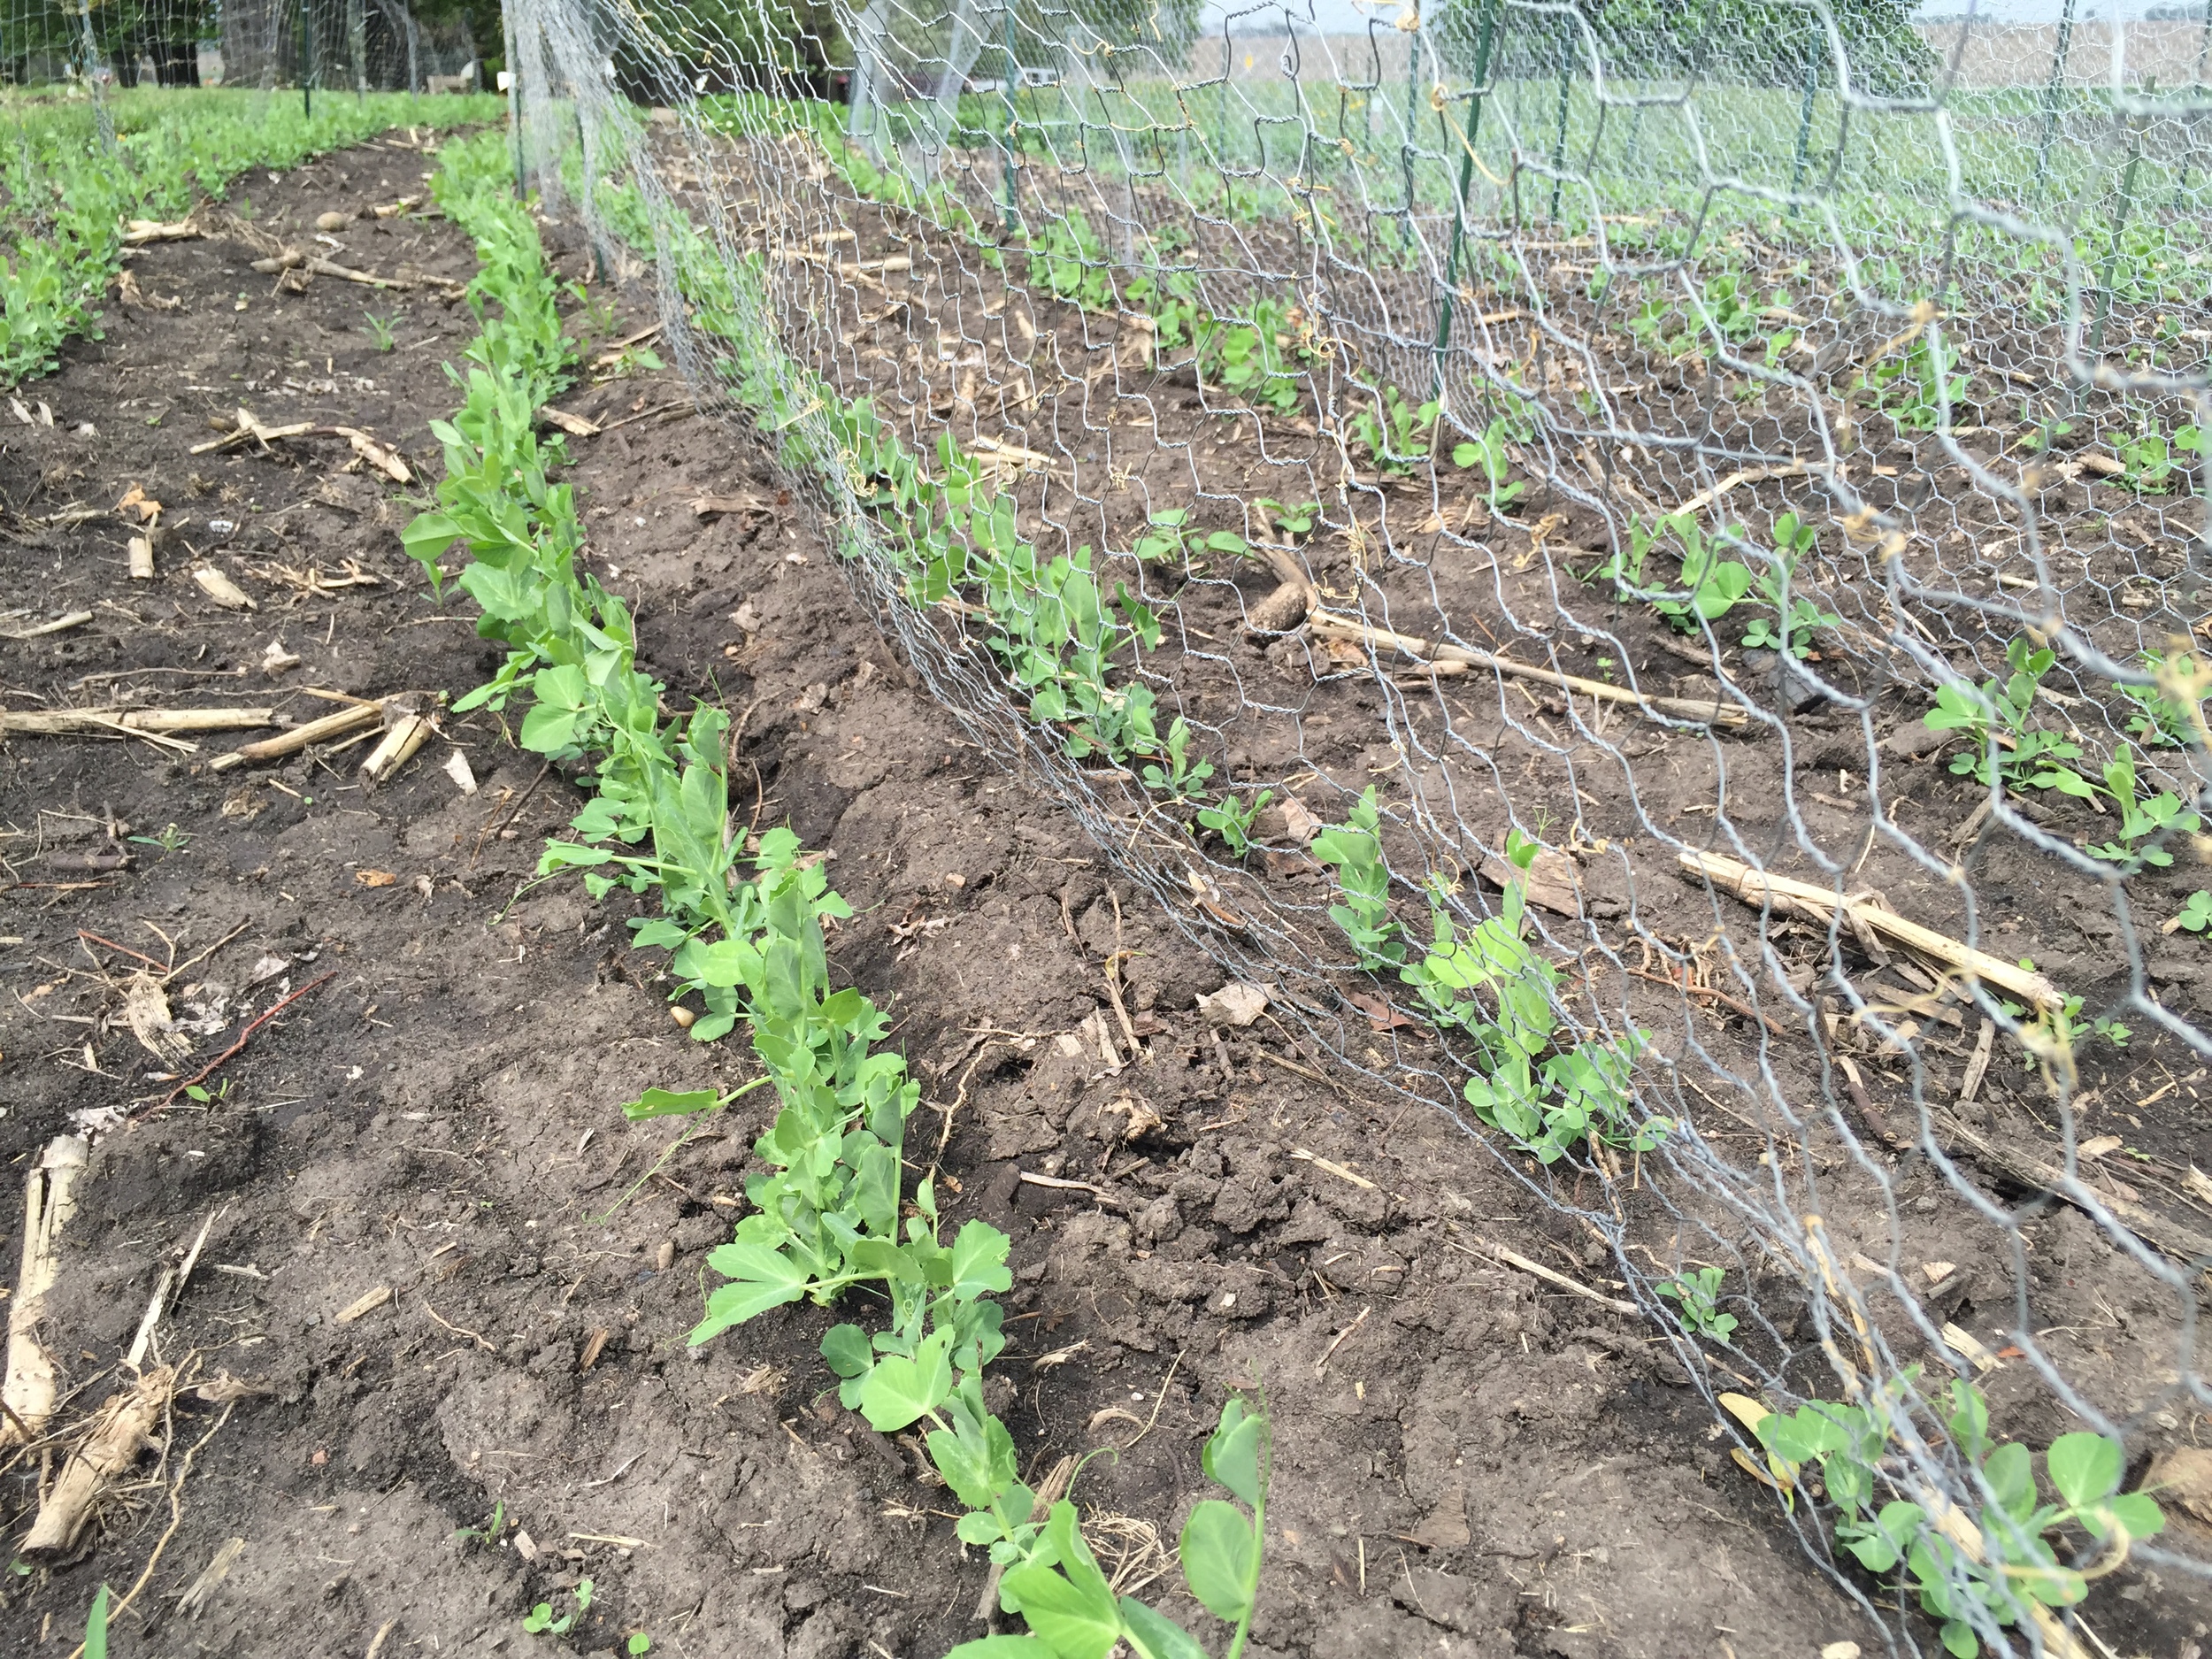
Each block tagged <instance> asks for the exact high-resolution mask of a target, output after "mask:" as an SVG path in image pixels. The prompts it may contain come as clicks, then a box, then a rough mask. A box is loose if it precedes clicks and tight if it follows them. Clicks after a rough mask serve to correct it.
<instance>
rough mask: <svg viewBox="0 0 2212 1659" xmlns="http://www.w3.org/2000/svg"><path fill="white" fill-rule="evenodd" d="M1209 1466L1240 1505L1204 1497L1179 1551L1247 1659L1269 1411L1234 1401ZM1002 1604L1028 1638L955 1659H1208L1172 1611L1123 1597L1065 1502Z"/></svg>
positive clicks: (1192, 1583)
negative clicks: (1119, 1657) (1110, 1657)
mask: <svg viewBox="0 0 2212 1659" xmlns="http://www.w3.org/2000/svg"><path fill="white" fill-rule="evenodd" d="M1201 1461H1202V1466H1203V1467H1204V1469H1205V1471H1206V1478H1207V1479H1210V1480H1211V1481H1212V1482H1213V1483H1214V1484H1215V1485H1216V1486H1220V1487H1221V1488H1222V1489H1223V1490H1225V1492H1227V1493H1228V1494H1229V1495H1230V1497H1232V1498H1234V1499H1236V1500H1237V1502H1236V1503H1232V1502H1229V1501H1228V1500H1227V1499H1223V1498H1206V1499H1203V1500H1202V1501H1201V1502H1199V1503H1198V1504H1197V1505H1196V1506H1195V1507H1194V1509H1192V1510H1191V1513H1190V1518H1189V1519H1188V1520H1187V1521H1186V1522H1184V1523H1183V1532H1182V1536H1181V1537H1180V1538H1179V1540H1177V1550H1176V1553H1177V1555H1178V1556H1179V1559H1180V1562H1181V1564H1182V1569H1183V1582H1184V1583H1185V1585H1186V1586H1188V1588H1189V1590H1190V1593H1191V1594H1192V1595H1193V1596H1194V1597H1195V1598H1197V1601H1198V1603H1199V1605H1200V1606H1202V1607H1203V1608H1204V1609H1206V1610H1207V1611H1208V1612H1209V1613H1210V1614H1212V1615H1213V1616H1214V1617H1216V1618H1217V1619H1219V1620H1221V1621H1222V1623H1224V1624H1228V1625H1230V1626H1231V1627H1232V1634H1231V1636H1230V1638H1229V1645H1228V1647H1226V1648H1225V1649H1224V1650H1223V1651H1224V1655H1225V1659H1239V1656H1240V1655H1241V1654H1242V1653H1243V1652H1244V1645H1245V1642H1246V1641H1247V1640H1248V1638H1249V1637H1250V1635H1251V1631H1252V1615H1253V1612H1254V1611H1255V1609H1256V1607H1257V1606H1258V1602H1259V1588H1260V1561H1261V1554H1262V1548H1263V1540H1265V1538H1266V1525H1267V1488H1268V1482H1269V1478H1270V1474H1271V1463H1272V1458H1271V1455H1270V1446H1269V1440H1268V1421H1267V1417H1266V1416H1265V1415H1264V1413H1263V1412H1261V1411H1258V1410H1256V1409H1252V1408H1250V1407H1248V1406H1247V1405H1246V1403H1245V1402H1244V1401H1243V1400H1241V1399H1240V1398H1238V1397H1236V1396H1235V1395H1232V1396H1231V1397H1230V1399H1229V1401H1228V1403H1227V1404H1225V1405H1224V1406H1223V1407H1222V1409H1221V1421H1220V1424H1219V1425H1218V1426H1217V1428H1216V1429H1215V1430H1214V1432H1213V1435H1212V1437H1211V1438H1210V1439H1209V1440H1207V1442H1206V1448H1205V1452H1204V1454H1203V1456H1202V1460H1201ZM1239 1503H1240V1504H1241V1505H1242V1506H1243V1507H1242V1508H1239V1507H1238V1504H1239ZM999 1601H1000V1605H1001V1606H1002V1607H1003V1608H1005V1609H1006V1610H1007V1611H1008V1612H1010V1613H1018V1614H1019V1615H1020V1616H1021V1619H1022V1622H1023V1623H1024V1624H1026V1625H1027V1626H1028V1627H1029V1633H1028V1634H1027V1635H1026V1636H986V1637H984V1638H983V1639H982V1640H979V1641H971V1642H963V1643H962V1644H961V1645H960V1646H959V1647H956V1648H954V1649H953V1650H952V1652H951V1653H949V1654H948V1655H946V1659H1104V1655H1106V1654H1107V1653H1108V1652H1109V1651H1110V1649H1112V1648H1113V1647H1115V1646H1116V1644H1117V1643H1125V1644H1127V1646H1128V1647H1129V1649H1130V1650H1131V1651H1132V1652H1133V1653H1134V1654H1136V1655H1138V1656H1139V1659H1208V1652H1207V1649H1206V1648H1205V1647H1203V1646H1202V1645H1201V1644H1200V1642H1199V1641H1198V1640H1197V1639H1196V1638H1195V1637H1194V1636H1193V1635H1192V1634H1191V1633H1190V1632H1188V1631H1187V1630H1185V1629H1184V1628H1183V1627H1182V1626H1181V1625H1180V1624H1177V1623H1176V1622H1175V1621H1174V1620H1173V1619H1171V1618H1169V1617H1167V1616H1166V1615H1165V1614H1164V1613H1162V1612H1159V1611H1158V1610H1157V1609H1154V1608H1152V1607H1150V1606H1148V1605H1147V1604H1146V1603H1144V1602H1142V1601H1138V1600H1136V1599H1135V1598H1134V1597H1133V1596H1126V1595H1125V1596H1119V1597H1117V1596H1116V1595H1115V1594H1114V1590H1113V1586H1111V1585H1110V1583H1109V1582H1108V1581H1107V1578H1106V1574H1105V1573H1104V1572H1103V1571H1102V1570H1101V1569H1100V1567H1099V1564H1098V1562H1097V1559H1096V1558H1095V1557H1094V1555H1092V1554H1091V1550H1090V1546H1089V1545H1088V1544H1087V1543H1086V1542H1085V1541H1084V1538H1083V1532H1082V1529H1081V1528H1080V1527H1079V1526H1078V1525H1076V1516H1075V1505H1074V1504H1073V1503H1071V1502H1068V1501H1067V1500H1066V1499H1062V1500H1061V1501H1060V1502H1057V1503H1056V1504H1054V1505H1053V1506H1052V1512H1051V1515H1050V1516H1049V1517H1048V1519H1047V1520H1046V1522H1045V1525H1044V1532H1043V1536H1042V1537H1041V1538H1040V1539H1039V1540H1037V1543H1036V1546H1035V1548H1034V1549H1033V1551H1032V1552H1031V1554H1030V1555H1029V1558H1028V1559H1027V1560H1026V1561H1025V1562H1024V1563H1022V1564H1021V1565H1019V1566H1018V1567H1015V1568H1013V1569H1012V1570H1011V1571H1009V1572H1008V1573H1007V1574H1006V1576H1005V1577H1004V1578H1002V1579H1001V1580H1000V1581H999Z"/></svg>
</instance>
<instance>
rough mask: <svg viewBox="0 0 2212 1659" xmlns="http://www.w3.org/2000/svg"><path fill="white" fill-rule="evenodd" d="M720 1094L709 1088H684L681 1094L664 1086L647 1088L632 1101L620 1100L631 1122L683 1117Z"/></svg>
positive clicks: (699, 1108) (626, 1116) (706, 1105)
mask: <svg viewBox="0 0 2212 1659" xmlns="http://www.w3.org/2000/svg"><path fill="white" fill-rule="evenodd" d="M721 1098H722V1097H721V1095H719V1094H717V1093H715V1091H714V1090H712V1089H710V1088H694V1089H686V1090H684V1091H683V1092H682V1093H681V1094H677V1093H674V1092H672V1091H671V1090H668V1089H664V1088H649V1089H647V1090H646V1091H645V1093H644V1094H641V1095H639V1096H638V1097H637V1099H635V1100H633V1101H625V1102H622V1115H623V1116H624V1117H625V1118H628V1119H629V1120H630V1121H631V1122H632V1123H639V1122H641V1121H642V1120H644V1119H645V1118H683V1117H689V1116H690V1115H691V1114H692V1113H694V1112H703V1111H704V1110H707V1108H709V1107H710V1106H711V1105H713V1104H714V1103H715V1102H717V1101H718V1100H720V1099H721Z"/></svg>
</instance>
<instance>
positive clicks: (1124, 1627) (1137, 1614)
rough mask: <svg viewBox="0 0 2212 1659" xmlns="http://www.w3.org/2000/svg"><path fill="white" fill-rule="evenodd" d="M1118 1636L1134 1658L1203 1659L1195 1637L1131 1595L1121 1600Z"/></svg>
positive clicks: (1203, 1655) (1203, 1651) (1202, 1649)
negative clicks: (1135, 1655)
mask: <svg viewBox="0 0 2212 1659" xmlns="http://www.w3.org/2000/svg"><path fill="white" fill-rule="evenodd" d="M1121 1633H1122V1635H1123V1637H1124V1638H1125V1640H1127V1641H1128V1643H1129V1645H1130V1646H1131V1647H1134V1648H1135V1649H1136V1650H1137V1659H1207V1656H1206V1650H1205V1649H1204V1648H1203V1647H1200V1646H1199V1645H1198V1640H1197V1638H1196V1637H1194V1636H1193V1635H1192V1634H1191V1633H1190V1632H1188V1631H1187V1630H1185V1629H1184V1628H1183V1627H1182V1626H1181V1625H1180V1624H1177V1623H1176V1622H1175V1621H1174V1620H1173V1619H1171V1618H1170V1617H1167V1616H1166V1615H1165V1614H1164V1613H1160V1612H1157V1611H1155V1610H1154V1609H1151V1608H1148V1607H1147V1606H1146V1605H1145V1604H1144V1603H1143V1602H1141V1601H1138V1600H1136V1598H1135V1597H1133V1596H1126V1595H1125V1596H1123V1597H1122V1598H1121Z"/></svg>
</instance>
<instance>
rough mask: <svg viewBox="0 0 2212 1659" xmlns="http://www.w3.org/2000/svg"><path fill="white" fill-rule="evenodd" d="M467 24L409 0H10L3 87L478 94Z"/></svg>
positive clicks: (3, 39) (91, 92)
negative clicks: (432, 17)
mask: <svg viewBox="0 0 2212 1659" xmlns="http://www.w3.org/2000/svg"><path fill="white" fill-rule="evenodd" d="M479 80H480V75H479V70H478V52H477V48H476V44H475V42H473V41H472V39H471V37H470V35H469V30H468V26H467V24H466V22H465V20H463V19H452V20H450V21H447V22H444V23H440V24H429V23H425V22H423V21H421V20H419V19H417V18H416V17H415V16H414V15H413V13H412V12H411V11H410V10H409V8H408V7H407V6H406V5H405V4H402V0H8V3H7V4H5V5H4V6H0V84H4V85H8V86H12V87H27V88H29V87H53V88H66V89H70V90H73V91H75V92H78V93H80V94H82V95H85V96H99V95H101V94H103V93H104V92H105V91H106V90H107V89H108V88H126V89H127V88H138V87H228V88H247V89H260V90H267V89H270V88H275V87H298V86H301V85H308V86H311V87H319V88H326V89H328V90H331V91H334V92H367V91H410V92H423V91H441V90H443V91H453V92H460V91H474V90H476V89H477V88H478V84H479Z"/></svg>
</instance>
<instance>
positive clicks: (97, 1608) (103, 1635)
mask: <svg viewBox="0 0 2212 1659" xmlns="http://www.w3.org/2000/svg"><path fill="white" fill-rule="evenodd" d="M84 1659H108V1587H107V1586H105V1585H102V1586H100V1587H99V1588H98V1589H97V1590H95V1591H94V1592H93V1593H92V1612H91V1614H90V1615H89V1616H88V1617H87V1618H86V1620H85V1624H84Z"/></svg>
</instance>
